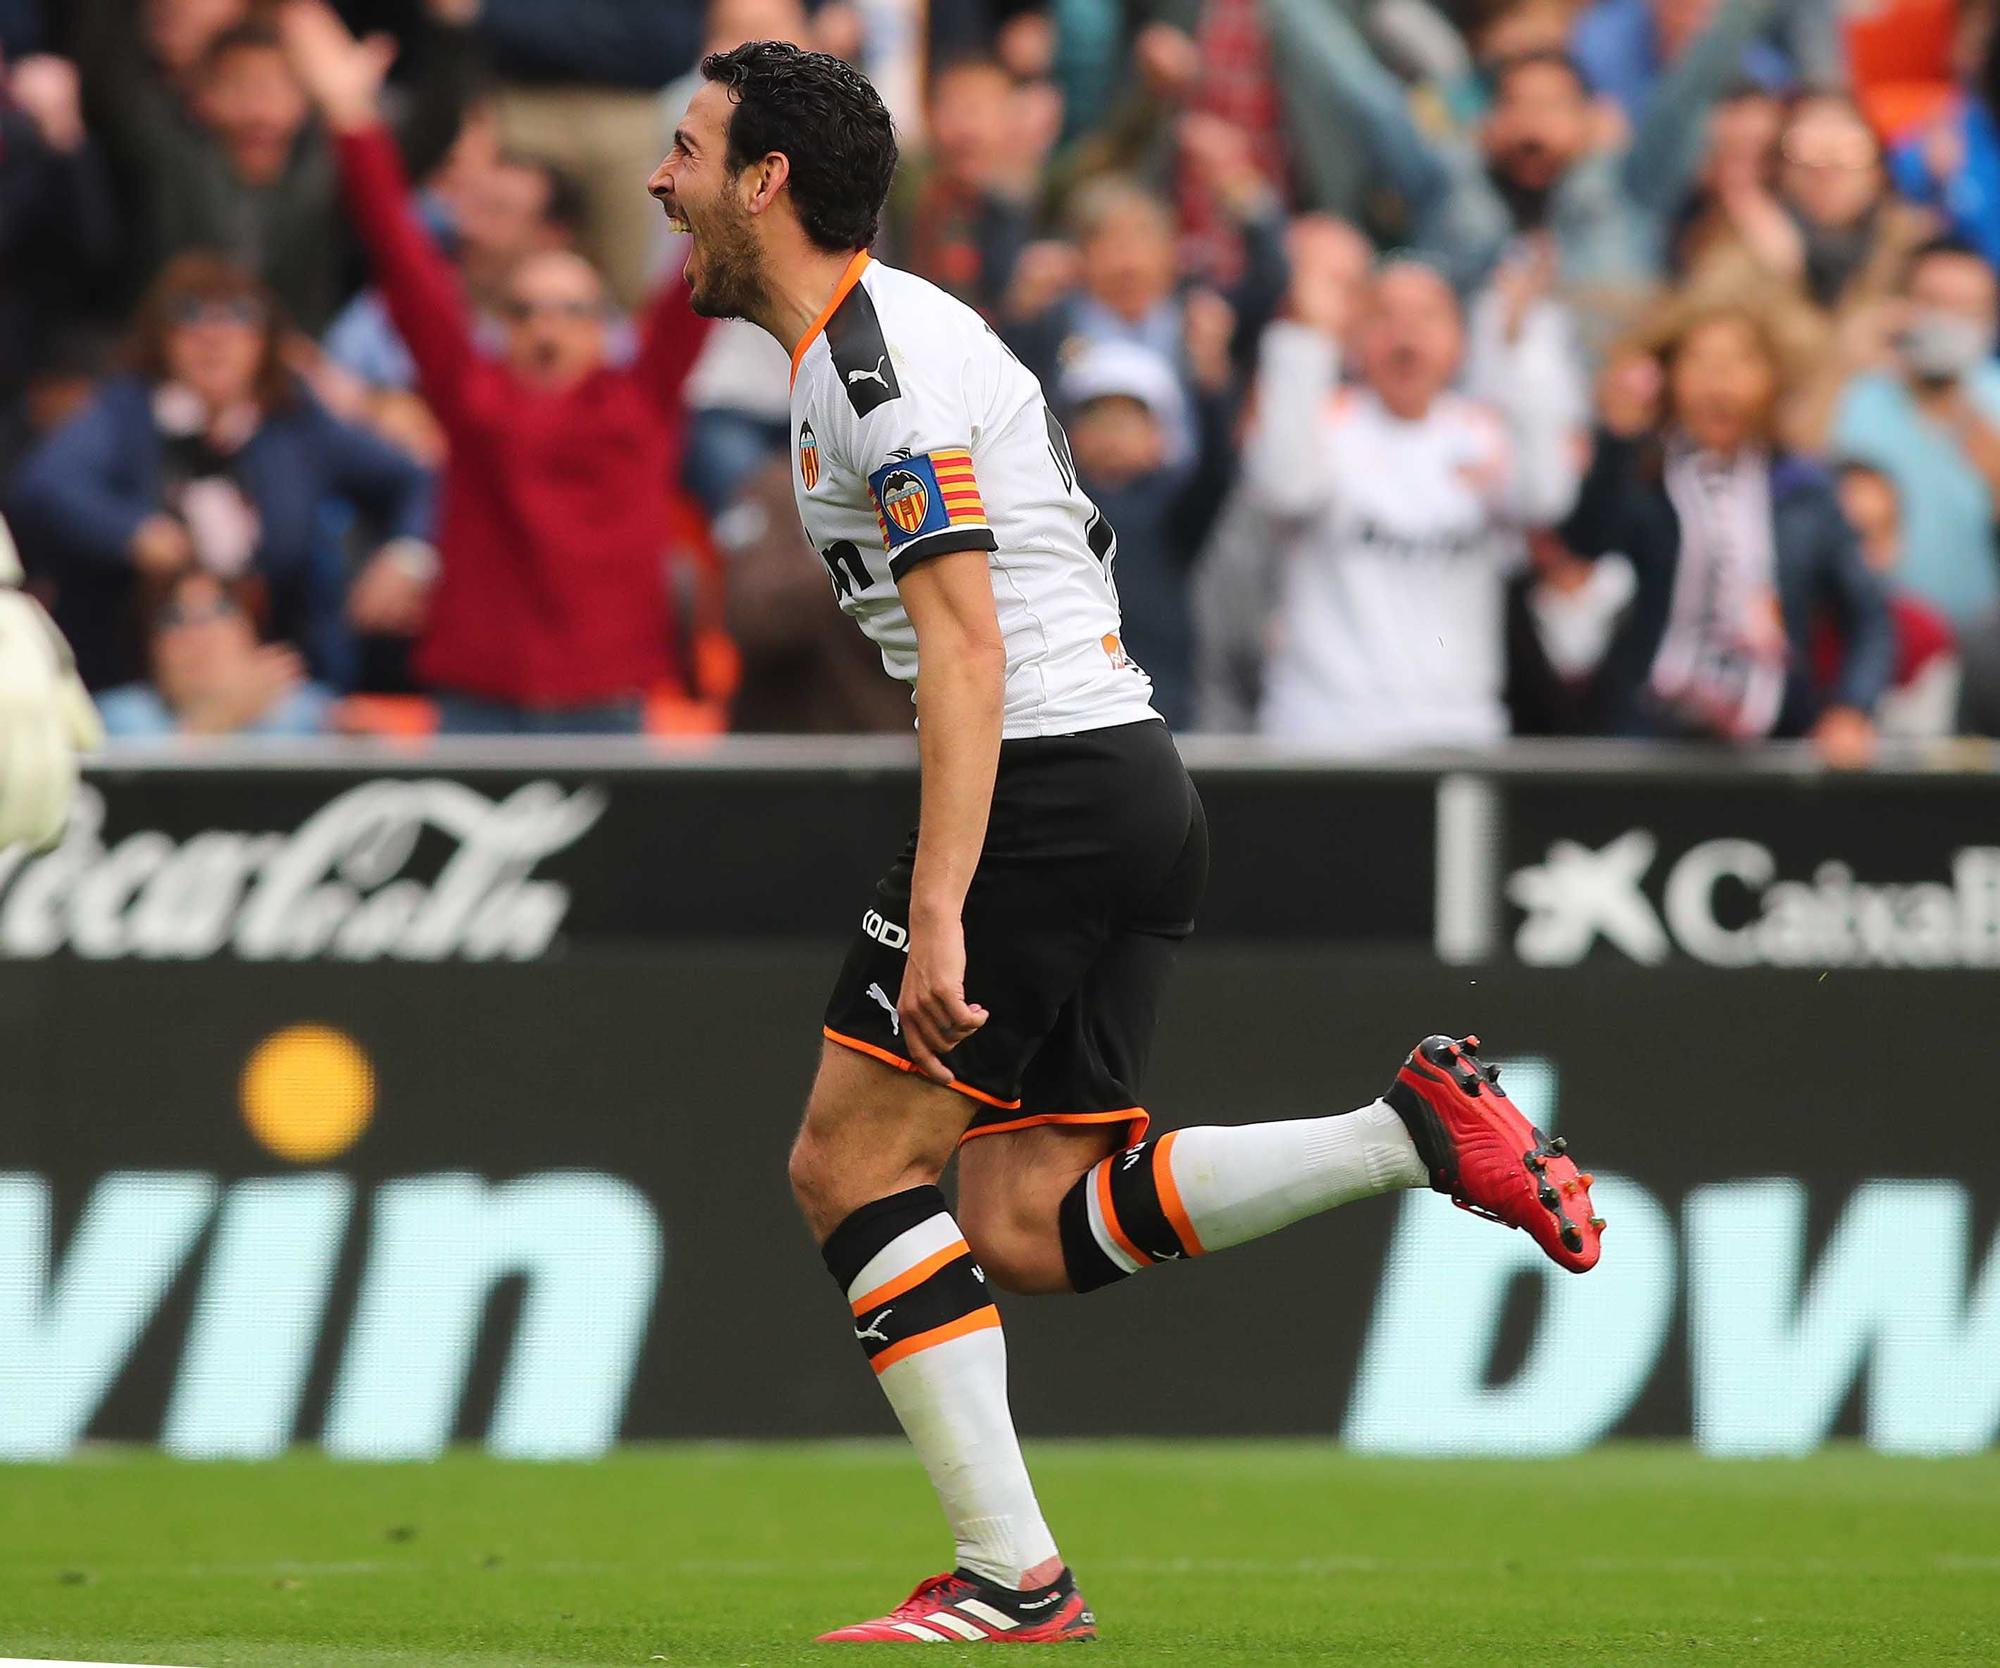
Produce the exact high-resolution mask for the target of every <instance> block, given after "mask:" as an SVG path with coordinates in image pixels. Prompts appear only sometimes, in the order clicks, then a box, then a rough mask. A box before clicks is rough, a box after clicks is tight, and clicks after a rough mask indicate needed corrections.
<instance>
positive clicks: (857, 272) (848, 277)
mask: <svg viewBox="0 0 2000 1668" xmlns="http://www.w3.org/2000/svg"><path fill="white" fill-rule="evenodd" d="M867 265H868V251H867V250H866V249H857V250H855V251H854V259H853V260H851V261H849V262H848V263H847V270H846V271H845V272H843V273H842V274H841V275H840V282H839V283H837V284H835V285H834V286H833V294H832V295H831V296H830V297H828V299H827V303H826V305H825V306H824V307H822V308H821V309H820V310H819V317H818V318H816V319H814V320H813V321H812V323H811V324H809V325H807V326H806V333H805V334H804V335H803V336H801V337H800V338H799V345H798V346H797V347H795V348H793V349H792V381H793V382H797V381H798V380H799V361H800V360H802V359H804V358H805V356H806V349H807V348H809V347H811V346H812V345H813V343H814V342H815V341H817V340H818V339H819V333H820V332H821V331H822V330H824V329H825V328H826V321H827V320H828V319H830V318H832V317H833V315H834V313H835V312H836V311H837V310H838V309H839V307H840V304H841V303H842V302H843V301H845V300H846V299H847V292H848V291H849V290H851V289H853V288H854V286H855V285H856V284H858V283H860V282H861V274H862V272H863V270H864V269H865V268H866V267H867Z"/></svg>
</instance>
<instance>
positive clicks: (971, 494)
mask: <svg viewBox="0 0 2000 1668" xmlns="http://www.w3.org/2000/svg"><path fill="white" fill-rule="evenodd" d="M827 343H828V346H829V348H830V349H831V350H832V360H833V367H832V368H833V374H834V378H835V380H836V381H837V383H838V384H839V389H840V392H839V394H838V395H837V396H836V399H837V400H838V402H839V405H840V407H841V408H842V411H841V415H842V417H843V418H844V419H845V421H844V422H843V423H842V424H841V427H842V428H843V429H844V430H845V433H844V434H843V436H842V440H843V442H844V446H845V449H846V450H847V452H848V457H849V462H850V463H851V464H852V466H853V468H854V470H855V472H856V473H857V474H859V475H862V476H864V477H865V478H866V480H867V482H868V499H869V507H870V508H871V509H873V511H874V512H875V523H876V527H877V528H878V530H879V531H880V533H881V535H882V548H883V550H885V551H886V552H887V553H888V557H889V573H890V577H891V578H893V579H895V580H897V581H898V582H900V581H901V580H902V578H903V576H904V575H905V574H907V573H908V572H909V571H910V570H911V569H912V568H914V567H916V566H917V564H918V563H920V562H924V561H928V560H929V559H930V558H931V557H933V556H942V555H945V554H946V553H948V552H950V551H955V550H995V549H997V548H999V541H998V540H997V539H996V538H995V537H994V533H993V526H992V523H991V522H990V521H989V520H988V519H987V514H986V502H985V499H984V498H983V497H982V496H981V494H980V490H979V472H978V469H977V467H976V465H975V464H974V461H973V450H974V447H975V445H976V444H977V424H976V421H975V418H974V413H973V411H972V407H971V403H970V400H969V398H968V395H967V388H968V385H969V384H970V383H972V382H973V381H975V380H976V378H975V377H974V376H973V374H972V373H973V371H974V369H975V367H974V366H973V365H972V364H971V363H970V362H969V360H968V357H967V354H968V344H965V343H956V342H954V343H947V342H943V341H939V342H935V343H932V342H928V341H927V340H926V339H925V337H924V336H923V335H922V334H921V333H919V334H918V335H916V336H913V337H911V338H909V339H908V340H904V339H901V338H898V339H897V340H896V342H895V345H894V346H893V347H892V346H891V343H890V341H889V340H888V339H887V338H885V335H884V333H883V331H882V329H881V326H880V322H879V320H878V319H877V317H876V315H875V313H874V311H873V308H872V307H868V308H865V309H855V308H842V309H841V314H840V315H838V316H837V317H836V318H835V319H834V320H833V321H832V322H830V323H829V325H828V327H827Z"/></svg>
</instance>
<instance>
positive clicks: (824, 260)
mask: <svg viewBox="0 0 2000 1668" xmlns="http://www.w3.org/2000/svg"><path fill="white" fill-rule="evenodd" d="M853 260H854V251H853V250H851V249H847V250H836V251H834V252H832V253H829V252H828V251H826V250H824V249H819V248H815V247H812V246H810V245H808V246H807V247H805V248H803V249H800V250H798V251H797V252H796V253H794V254H793V255H791V256H789V257H788V258H787V259H786V260H785V261H784V262H783V263H782V264H779V263H775V262H774V263H772V264H773V268H774V270H771V271H769V272H768V273H767V275H766V279H765V284H764V303H763V305H762V306H761V307H760V308H758V310H757V312H756V314H755V315H754V317H753V321H752V322H754V323H756V324H760V325H762V326H763V327H764V328H765V329H766V330H768V331H769V332H770V333H771V334H772V335H773V336H775V337H776V338H777V340H778V345H779V346H781V347H782V348H783V349H784V350H785V352H786V353H788V354H796V353H797V352H798V348H799V343H800V342H801V341H803V340H804V339H805V337H806V334H807V333H808V332H809V331H810V330H811V329H812V328H813V326H814V325H815V324H817V323H818V322H819V318H820V315H821V314H822V313H824V312H825V311H826V309H827V305H828V303H830V302H831V301H832V300H833V292H834V291H835V290H837V289H838V288H839V287H840V280H841V278H842V277H843V276H844V275H845V273H846V271H847V268H848V266H849V265H850V264H851V263H852V262H853Z"/></svg>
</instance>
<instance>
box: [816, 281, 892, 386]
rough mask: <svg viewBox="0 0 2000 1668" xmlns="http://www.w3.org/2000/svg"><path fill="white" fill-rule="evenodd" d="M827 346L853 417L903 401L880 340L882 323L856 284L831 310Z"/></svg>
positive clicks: (886, 348) (864, 287) (865, 292)
mask: <svg viewBox="0 0 2000 1668" xmlns="http://www.w3.org/2000/svg"><path fill="white" fill-rule="evenodd" d="M826 345H827V347H828V349H829V350H830V351H831V352H832V354H833V368H834V371H835V372H836V373H837V374H838V376H839V377H840V385H841V387H843V388H845V389H846V390H847V402H848V404H850V405H851V406H853V407H854V415H855V416H857V417H866V416H867V415H868V413H869V412H871V411H873V410H874V409H875V408H876V407H877V406H878V405H887V404H888V403H889V402H890V401H891V400H894V399H900V398H901V397H902V393H903V390H902V386H901V385H900V384H899V383H898V382H897V381H896V367H895V366H894V365H892V364H890V363H889V344H888V343H887V342H885V341H884V340H883V339H882V321H881V320H880V319H879V318H877V317H876V315H875V303H874V302H873V301H872V300H870V299H869V296H868V286H867V285H866V284H856V285H855V286H854V287H853V288H852V289H851V290H849V291H848V292H847V295H846V297H845V298H844V299H843V300H842V301H841V303H840V305H839V306H838V307H836V308H834V310H833V317H832V318H830V319H828V320H827V321H826Z"/></svg>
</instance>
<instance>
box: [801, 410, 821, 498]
mask: <svg viewBox="0 0 2000 1668" xmlns="http://www.w3.org/2000/svg"><path fill="white" fill-rule="evenodd" d="M799 478H800V479H801V480H802V481H804V482H805V484H806V491H808V492H811V491H812V489H813V488H814V487H816V486H818V485H819V442H818V441H817V440H815V439H814V438H813V426H812V424H810V423H804V422H802V423H800V424H799Z"/></svg>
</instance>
